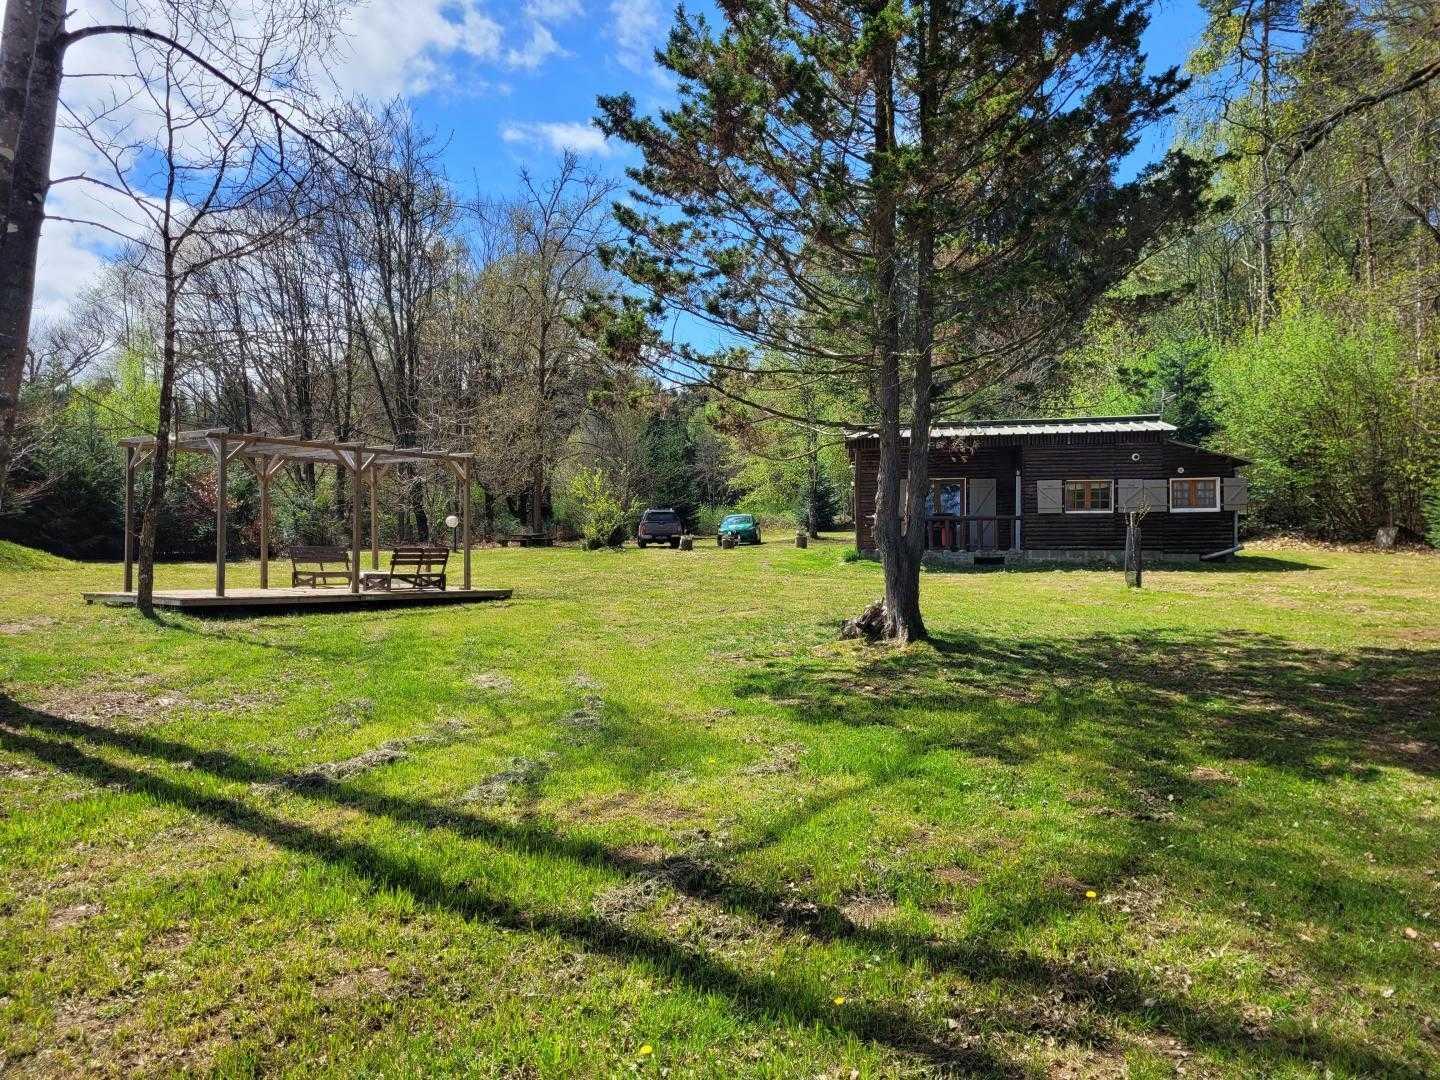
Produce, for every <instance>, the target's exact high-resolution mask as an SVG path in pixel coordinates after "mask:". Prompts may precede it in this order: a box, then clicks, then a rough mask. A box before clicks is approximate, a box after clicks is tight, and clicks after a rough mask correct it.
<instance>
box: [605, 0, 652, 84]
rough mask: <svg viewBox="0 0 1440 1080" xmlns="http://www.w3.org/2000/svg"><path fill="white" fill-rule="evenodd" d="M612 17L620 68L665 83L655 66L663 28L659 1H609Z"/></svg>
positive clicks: (612, 30) (613, 35)
mask: <svg viewBox="0 0 1440 1080" xmlns="http://www.w3.org/2000/svg"><path fill="white" fill-rule="evenodd" d="M610 18H611V24H610V37H611V38H612V39H613V40H614V42H615V45H616V54H615V58H616V59H617V60H619V61H620V64H621V66H622V67H624V68H626V69H628V70H630V71H633V72H635V73H636V74H637V75H649V76H650V77H652V78H655V79H662V80H663V77H664V76H663V74H662V73H661V72H660V70H659V69H658V68H657V67H656V66H655V46H656V45H657V44H658V43H659V40H660V34H661V29H662V27H661V19H660V4H659V2H658V0H610Z"/></svg>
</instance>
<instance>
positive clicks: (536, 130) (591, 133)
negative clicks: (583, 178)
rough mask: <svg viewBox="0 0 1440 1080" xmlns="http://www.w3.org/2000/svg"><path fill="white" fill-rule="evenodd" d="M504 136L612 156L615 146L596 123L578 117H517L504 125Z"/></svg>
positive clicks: (524, 142)
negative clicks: (538, 119)
mask: <svg viewBox="0 0 1440 1080" xmlns="http://www.w3.org/2000/svg"><path fill="white" fill-rule="evenodd" d="M500 138H502V139H503V140H505V142H507V143H510V144H511V145H528V146H541V147H545V148H548V149H549V150H552V151H554V152H555V153H560V152H562V151H565V150H572V151H574V152H575V153H577V154H599V155H601V156H609V155H610V154H611V153H612V152H613V149H612V147H611V146H610V141H609V140H608V139H606V138H605V134H604V133H603V132H602V131H601V130H600V129H599V128H597V127H596V126H595V125H594V124H591V123H584V122H578V121H567V120H560V121H549V122H546V121H518V120H517V121H513V122H511V123H508V124H506V125H504V126H503V127H502V128H501V129H500Z"/></svg>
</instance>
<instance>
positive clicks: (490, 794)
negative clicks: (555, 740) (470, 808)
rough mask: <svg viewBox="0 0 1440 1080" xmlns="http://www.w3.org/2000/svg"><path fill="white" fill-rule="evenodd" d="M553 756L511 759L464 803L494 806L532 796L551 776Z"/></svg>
mask: <svg viewBox="0 0 1440 1080" xmlns="http://www.w3.org/2000/svg"><path fill="white" fill-rule="evenodd" d="M554 758H555V755H554V754H543V755H541V756H540V757H534V758H527V757H513V758H510V759H509V760H508V761H507V762H506V763H505V765H504V767H502V768H501V769H500V770H499V771H498V772H495V773H492V774H491V775H489V776H487V777H486V778H485V779H484V780H482V781H480V783H478V784H476V785H475V786H474V787H472V788H471V789H470V790H469V791H467V792H466V793H465V795H464V796H463V799H464V801H465V802H479V803H487V804H491V805H494V804H496V803H503V802H509V801H511V800H513V799H518V798H522V797H524V796H527V795H533V794H534V793H535V789H536V788H538V787H539V786H540V782H541V781H542V780H544V779H545V777H546V776H547V775H549V773H550V765H551V762H552V761H553V760H554Z"/></svg>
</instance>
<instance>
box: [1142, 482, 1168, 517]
mask: <svg viewBox="0 0 1440 1080" xmlns="http://www.w3.org/2000/svg"><path fill="white" fill-rule="evenodd" d="M1143 483H1144V485H1145V488H1144V491H1142V492H1141V495H1140V498H1141V500H1142V503H1143V505H1144V506H1145V507H1147V508H1148V509H1149V510H1150V512H1151V513H1152V514H1163V513H1165V512H1166V511H1167V510H1169V509H1170V481H1168V480H1145V481H1143Z"/></svg>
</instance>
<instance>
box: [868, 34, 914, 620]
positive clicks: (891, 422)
mask: <svg viewBox="0 0 1440 1080" xmlns="http://www.w3.org/2000/svg"><path fill="white" fill-rule="evenodd" d="M883 12H884V8H883V7H881V6H877V7H873V8H872V9H871V18H872V20H873V21H874V23H875V27H874V28H875V30H876V31H877V32H878V33H879V34H880V35H881V41H880V42H879V44H877V45H876V47H875V48H876V54H875V61H874V65H873V81H874V88H875V148H874V155H873V158H872V160H871V176H872V181H871V182H872V184H873V185H874V205H873V207H872V209H871V222H870V225H871V247H872V253H873V258H874V261H875V269H874V276H873V282H872V289H873V295H874V305H875V369H876V375H877V386H876V399H877V404H878V405H879V408H880V431H879V435H880V464H879V476H878V483H877V486H876V498H875V535H876V540H877V543H878V545H879V548H880V563H881V566H882V568H883V570H884V575H885V602H884V607H885V634H884V636H885V637H886V638H888V639H889V640H891V641H893V642H895V643H897V644H901V645H904V644H908V643H909V642H912V641H919V640H923V639H924V638H925V637H926V631H925V621H924V619H922V618H921V616H920V562H919V560H918V559H917V558H915V557H914V556H913V555H912V543H911V542H910V540H911V539H912V538H907V537H906V535H905V532H904V529H903V527H902V524H901V505H900V462H901V456H900V396H901V372H900V315H899V310H898V307H897V305H896V302H895V288H896V259H895V226H896V211H897V206H898V199H897V194H896V180H895V177H894V174H893V172H892V171H891V170H892V169H893V168H894V162H893V161H892V157H893V154H894V149H895V100H894V95H895V87H894V71H895V45H894V41H893V39H891V38H890V34H891V33H892V31H890V30H888V29H885V28H884V27H883V26H880V25H879V24H880V23H881V20H882V18H883ZM912 457H913V455H912ZM910 486H911V487H913V486H915V480H914V478H913V477H912V478H911V483H910ZM909 509H910V512H909V513H908V514H907V517H910V518H913V517H914V512H913V507H912V508H909ZM921 509H922V512H923V507H922V508H921Z"/></svg>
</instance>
